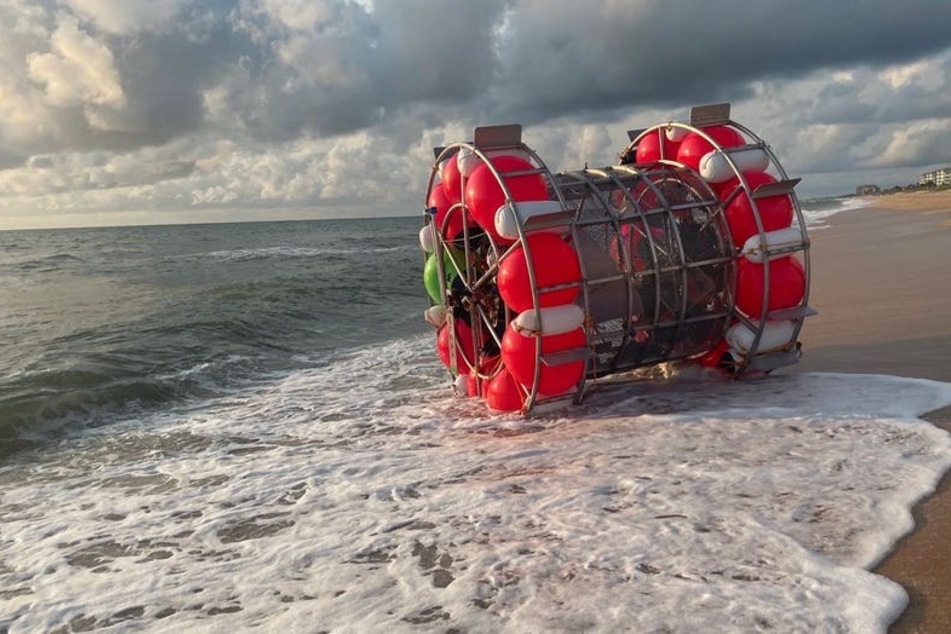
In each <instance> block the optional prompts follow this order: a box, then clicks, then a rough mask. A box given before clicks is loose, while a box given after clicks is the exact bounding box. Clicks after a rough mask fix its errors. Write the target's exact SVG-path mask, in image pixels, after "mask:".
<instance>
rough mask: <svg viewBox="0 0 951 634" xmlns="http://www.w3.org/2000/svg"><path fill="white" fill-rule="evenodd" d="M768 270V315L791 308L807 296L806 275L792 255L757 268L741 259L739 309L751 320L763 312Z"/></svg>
mask: <svg viewBox="0 0 951 634" xmlns="http://www.w3.org/2000/svg"><path fill="white" fill-rule="evenodd" d="M767 264H768V266H769V299H768V300H767V308H766V311H767V312H773V311H775V310H782V309H784V308H792V307H793V306H797V305H798V304H799V302H801V301H802V298H803V295H804V294H805V292H806V272H805V270H804V269H803V267H802V264H801V263H800V262H799V260H797V259H796V258H794V257H793V256H791V255H787V256H785V257H782V258H778V259H776V260H772V261H770V262H768V263H764V264H757V263H754V262H750V261H749V260H747V259H746V258H741V259H740V260H739V264H738V265H737V266H738V268H737V276H736V306H737V308H739V309H740V310H741V311H743V312H744V313H745V314H746V315H748V316H749V317H759V316H760V314H761V313H762V310H763V296H764V294H765V286H766V284H765V279H766V274H765V270H764V267H765V266H767Z"/></svg>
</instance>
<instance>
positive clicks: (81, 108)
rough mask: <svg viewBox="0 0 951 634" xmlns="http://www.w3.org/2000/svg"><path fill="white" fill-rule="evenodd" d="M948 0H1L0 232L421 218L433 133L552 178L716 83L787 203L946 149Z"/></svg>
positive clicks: (604, 161) (601, 159) (950, 110)
mask: <svg viewBox="0 0 951 634" xmlns="http://www.w3.org/2000/svg"><path fill="white" fill-rule="evenodd" d="M948 25H951V2H948V1H947V0H904V1H903V2H896V1H895V0H864V1H862V2H831V1H830V0H758V1H756V2H751V1H750V0H717V1H712V2H700V1H698V0H585V1H584V2H579V1H578V0H471V1H469V2H460V1H459V0H0V229H12V228H31V227H54V226H93V225H122V224H163V223H181V222H217V221H245V220H267V219H296V218H321V217H360V216H383V215H397V216H407V215H413V214H415V213H417V212H421V210H422V207H423V202H424V198H425V193H426V192H425V190H426V185H427V182H428V179H429V173H430V169H431V167H432V162H433V151H432V148H433V147H437V146H444V145H448V144H450V143H454V142H460V141H467V140H471V138H472V131H473V129H474V128H475V127H476V126H479V125H491V124H507V123H521V124H522V125H523V140H524V141H525V142H526V143H527V144H528V145H529V146H531V147H532V148H533V149H534V150H536V152H538V154H539V155H540V156H541V157H542V158H543V159H544V161H545V163H546V164H547V165H548V166H549V167H550V168H551V169H552V170H553V171H563V170H573V169H579V168H581V167H582V166H583V165H584V164H586V163H587V164H588V165H589V166H592V167H594V166H606V165H611V164H614V163H616V161H617V156H618V153H619V151H620V150H621V149H623V147H624V145H625V144H626V143H627V134H626V133H627V131H628V130H631V129H636V128H643V127H646V126H649V125H654V124H657V123H662V122H664V121H667V120H678V121H683V120H685V119H686V117H687V113H688V111H689V108H690V107H691V106H694V105H701V104H710V103H719V102H730V103H731V104H732V115H733V119H734V120H735V121H737V122H739V123H742V124H743V125H745V126H746V127H748V128H750V129H751V130H753V131H754V132H756V133H757V134H758V135H759V136H760V137H762V138H764V139H765V140H766V141H767V142H768V143H769V144H770V146H771V148H772V149H773V151H774V152H775V153H776V154H777V156H778V157H779V159H780V161H781V163H782V165H783V167H784V168H785V170H786V172H787V173H788V174H789V175H790V176H793V177H802V178H803V181H802V183H801V184H800V185H799V188H798V189H797V191H798V193H799V195H800V198H809V197H816V196H829V195H838V194H845V193H850V192H853V191H854V189H855V187H856V186H857V185H860V184H864V183H876V184H879V185H881V186H883V187H889V186H893V185H896V184H907V183H912V182H915V181H917V179H918V176H919V175H920V174H921V173H922V172H924V171H927V170H928V169H932V168H934V167H941V166H945V165H949V164H951V28H948Z"/></svg>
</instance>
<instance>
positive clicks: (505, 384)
mask: <svg viewBox="0 0 951 634" xmlns="http://www.w3.org/2000/svg"><path fill="white" fill-rule="evenodd" d="M485 402H486V404H487V405H488V406H489V408H490V409H494V410H495V411H497V412H518V411H521V409H522V405H523V404H524V402H525V400H524V397H523V395H522V390H521V388H519V386H518V384H517V383H516V382H515V379H514V378H513V377H512V375H511V374H510V373H509V371H508V370H506V369H505V368H503V369H502V371H501V372H499V373H498V374H497V375H496V376H495V378H493V379H492V380H491V381H489V385H488V387H487V388H485Z"/></svg>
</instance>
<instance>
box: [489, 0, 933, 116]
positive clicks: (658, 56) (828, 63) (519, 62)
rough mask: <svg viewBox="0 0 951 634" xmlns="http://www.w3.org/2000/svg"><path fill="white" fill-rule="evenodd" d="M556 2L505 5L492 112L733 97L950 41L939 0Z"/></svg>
mask: <svg viewBox="0 0 951 634" xmlns="http://www.w3.org/2000/svg"><path fill="white" fill-rule="evenodd" d="M559 4H561V3H559ZM595 7H600V10H597V9H595ZM561 8H563V9H564V11H558V10H557V9H558V7H554V6H550V5H547V4H543V3H524V4H523V5H520V6H519V7H518V8H516V9H514V10H513V11H512V13H511V14H510V16H509V18H510V29H509V30H508V33H507V37H506V39H505V41H504V42H503V43H502V49H501V50H502V55H501V61H502V63H503V65H504V71H503V74H502V76H501V78H500V81H499V83H498V84H497V85H496V87H495V88H496V98H497V100H498V103H497V105H498V107H499V108H500V109H501V110H502V112H505V113H511V114H512V115H514V116H521V117H523V118H528V119H530V120H532V121H542V120H545V119H547V118H550V117H554V116H559V115H564V114H571V113H575V112H578V111H588V112H591V111H598V110H610V109H613V108H618V107H622V106H629V105H631V104H652V105H668V104H680V103H683V102H685V101H686V102H693V101H700V102H709V101H713V100H717V99H734V100H736V99H740V98H743V97H746V96H748V95H749V94H750V92H749V91H750V88H749V84H750V82H752V81H754V80H761V79H776V78H790V77H799V76H803V75H805V74H807V73H810V72H813V71H815V70H817V69H835V68H842V67H847V66H853V65H871V66H875V65H885V64H891V63H900V62H904V61H908V60H911V59H914V58H917V57H920V56H923V55H927V54H930V53H934V52H936V51H940V50H942V49H944V48H946V47H948V46H949V45H951V29H948V28H947V25H948V24H951V3H948V2H946V1H945V0H911V1H909V2H901V3H899V2H894V1H893V0H871V1H868V2H862V3H853V2H829V1H821V2H816V1H805V2H804V1H801V0H798V1H793V0H772V1H766V2H749V1H746V0H743V1H740V0H725V1H721V2H707V3H698V2H693V1H688V0H679V1H678V0H657V1H650V2H630V3H610V4H608V3H600V4H592V5H587V4H586V3H577V6H574V7H573V6H572V5H568V4H563V5H562V7H561Z"/></svg>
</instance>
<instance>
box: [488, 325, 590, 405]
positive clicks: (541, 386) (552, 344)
mask: <svg viewBox="0 0 951 634" xmlns="http://www.w3.org/2000/svg"><path fill="white" fill-rule="evenodd" d="M541 340H542V354H543V355H545V354H551V353H554V352H560V351H562V350H571V349H574V348H584V347H585V346H586V345H587V339H586V338H585V334H584V329H583V328H578V329H577V330H572V331H570V332H566V333H564V334H561V335H548V336H546V337H542V338H541ZM502 361H503V362H504V363H505V367H506V368H507V369H508V371H509V372H511V373H512V376H513V377H514V378H515V380H516V381H518V382H519V383H521V384H523V385H532V383H533V381H534V380H535V365H536V362H537V359H536V356H535V337H525V336H523V335H522V334H520V333H519V332H517V331H516V330H515V329H514V328H512V327H511V326H510V327H509V328H507V329H506V331H505V335H504V336H503V337H502ZM583 373H584V361H571V362H569V363H563V364H560V365H542V369H541V373H540V375H539V379H538V393H539V394H542V395H554V394H561V393H562V392H564V391H565V390H567V389H568V388H570V387H572V386H574V385H577V383H578V381H580V380H581V375H582V374H583Z"/></svg>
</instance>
